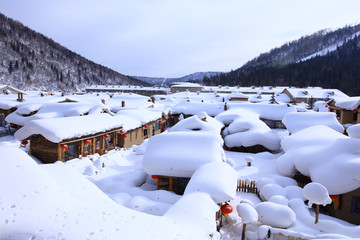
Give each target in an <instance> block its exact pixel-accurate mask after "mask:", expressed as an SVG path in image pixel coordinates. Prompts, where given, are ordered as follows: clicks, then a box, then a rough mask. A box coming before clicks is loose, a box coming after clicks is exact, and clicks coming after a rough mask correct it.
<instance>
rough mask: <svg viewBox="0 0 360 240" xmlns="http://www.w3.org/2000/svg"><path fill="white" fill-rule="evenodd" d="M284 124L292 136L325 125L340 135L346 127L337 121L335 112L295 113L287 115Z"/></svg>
mask: <svg viewBox="0 0 360 240" xmlns="http://www.w3.org/2000/svg"><path fill="white" fill-rule="evenodd" d="M282 122H283V123H284V124H285V126H286V128H287V130H289V132H290V133H291V134H293V133H296V132H298V131H300V130H303V129H305V128H308V127H311V126H315V125H325V126H328V127H330V128H332V129H334V130H335V131H338V132H340V133H343V132H344V127H343V126H342V125H341V124H340V123H339V121H338V120H337V119H336V114H335V113H333V112H295V113H288V114H286V115H285V117H284V119H283V120H282Z"/></svg>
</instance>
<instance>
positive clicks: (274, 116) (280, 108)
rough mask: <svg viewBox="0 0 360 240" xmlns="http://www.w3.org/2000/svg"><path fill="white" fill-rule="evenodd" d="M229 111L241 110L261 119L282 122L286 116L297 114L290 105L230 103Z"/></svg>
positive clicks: (294, 108)
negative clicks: (291, 113)
mask: <svg viewBox="0 0 360 240" xmlns="http://www.w3.org/2000/svg"><path fill="white" fill-rule="evenodd" d="M227 104H228V109H230V110H231V109H233V108H239V109H243V110H248V111H251V112H254V113H257V114H259V118H265V119H269V120H282V119H283V118H284V116H285V114H287V113H289V112H296V107H295V106H293V105H289V104H267V103H247V102H244V103H239V102H228V103H227Z"/></svg>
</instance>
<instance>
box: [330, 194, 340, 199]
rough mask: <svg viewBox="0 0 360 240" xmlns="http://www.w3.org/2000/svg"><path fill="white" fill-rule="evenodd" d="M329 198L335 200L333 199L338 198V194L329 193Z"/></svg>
mask: <svg viewBox="0 0 360 240" xmlns="http://www.w3.org/2000/svg"><path fill="white" fill-rule="evenodd" d="M329 196H330V198H331V200H335V199H338V198H339V195H331V194H330V195H329Z"/></svg>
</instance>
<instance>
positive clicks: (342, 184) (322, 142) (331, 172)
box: [277, 125, 360, 194]
mask: <svg viewBox="0 0 360 240" xmlns="http://www.w3.org/2000/svg"><path fill="white" fill-rule="evenodd" d="M281 146H282V147H283V149H284V151H285V153H284V154H283V155H281V156H280V157H279V158H278V159H277V167H278V169H279V171H280V172H281V173H282V174H283V175H286V176H292V175H293V174H295V171H296V170H298V171H299V172H300V173H302V174H303V175H305V176H309V177H310V178H311V180H312V181H313V182H318V183H320V184H322V185H324V186H325V187H326V188H327V190H328V191H329V193H330V194H343V193H347V192H350V191H353V190H355V189H357V188H359V187H360V175H359V172H360V153H359V146H360V138H355V137H347V136H345V135H344V134H341V133H339V132H337V131H335V130H333V129H332V128H329V127H327V126H323V125H317V126H313V127H309V128H306V129H304V130H301V131H299V132H297V133H295V134H292V135H291V136H290V137H287V138H284V139H283V140H282V141H281Z"/></svg>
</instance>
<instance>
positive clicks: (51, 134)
mask: <svg viewBox="0 0 360 240" xmlns="http://www.w3.org/2000/svg"><path fill="white" fill-rule="evenodd" d="M119 120H120V119H119V118H117V117H113V116H110V115H108V114H105V113H104V114H97V115H88V116H79V117H62V118H53V119H51V120H49V119H38V120H33V121H30V122H29V123H27V124H26V125H25V126H23V127H22V128H21V129H19V130H18V131H16V132H15V137H16V139H18V140H23V139H26V138H29V137H30V136H31V135H34V134H40V135H42V136H43V137H45V138H46V139H48V140H49V141H51V142H54V143H58V142H61V141H63V140H65V139H71V138H78V137H82V136H87V135H91V134H95V133H100V132H105V131H108V130H111V129H114V128H120V127H122V125H123V123H122V122H121V121H119Z"/></svg>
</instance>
